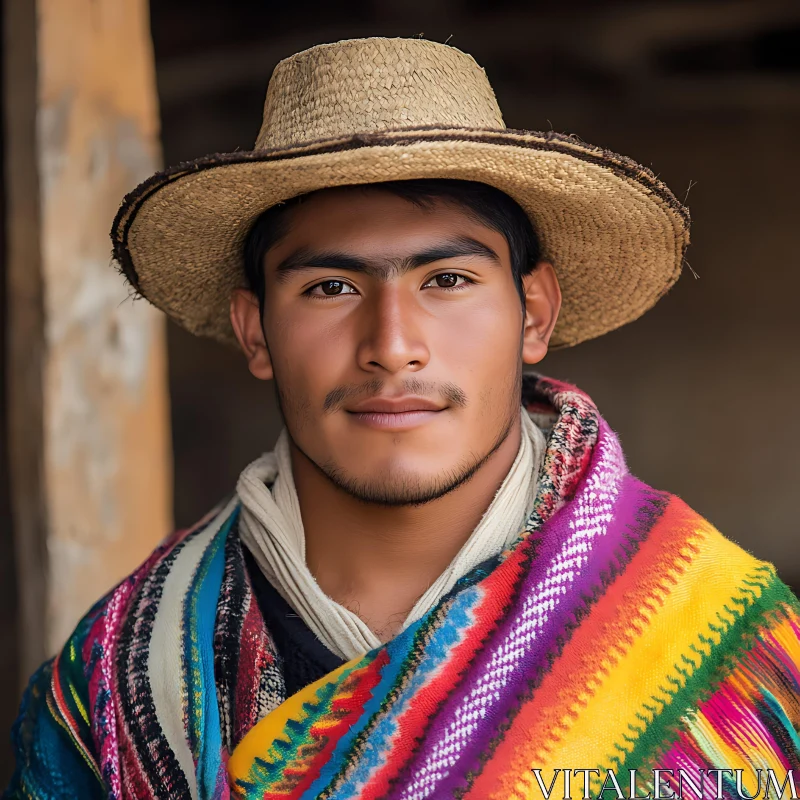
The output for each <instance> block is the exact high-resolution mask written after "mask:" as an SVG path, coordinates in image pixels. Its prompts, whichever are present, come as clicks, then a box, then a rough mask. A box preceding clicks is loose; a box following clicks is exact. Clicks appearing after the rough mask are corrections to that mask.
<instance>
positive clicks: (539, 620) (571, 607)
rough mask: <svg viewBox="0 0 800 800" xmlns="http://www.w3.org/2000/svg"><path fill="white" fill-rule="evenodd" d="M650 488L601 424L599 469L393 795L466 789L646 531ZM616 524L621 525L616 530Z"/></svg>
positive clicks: (556, 527)
mask: <svg viewBox="0 0 800 800" xmlns="http://www.w3.org/2000/svg"><path fill="white" fill-rule="evenodd" d="M642 486H643V485H642V484H640V483H639V482H638V481H636V479H634V478H632V477H630V476H628V474H627V470H626V467H625V463H624V459H623V456H622V451H621V449H620V446H619V442H618V441H617V438H616V436H615V435H614V433H613V432H612V431H611V429H610V428H609V427H608V425H607V424H606V423H605V422H601V426H600V431H599V437H598V442H597V445H596V447H595V449H594V453H593V457H592V463H591V465H590V467H589V469H588V470H587V474H586V476H585V478H584V480H582V481H581V485H580V488H579V490H578V492H577V493H576V495H575V497H574V498H573V499H572V500H571V501H570V502H569V503H568V504H567V505H566V506H565V508H564V509H562V511H561V512H559V513H557V514H556V515H555V516H554V517H553V518H552V519H551V520H550V521H549V522H547V523H545V525H544V526H543V527H542V529H541V534H542V542H541V545H540V548H539V552H538V553H537V555H536V557H535V559H534V561H533V563H532V565H531V567H530V571H529V572H528V574H527V575H526V576H525V577H524V578H523V580H522V583H521V587H520V593H519V595H518V596H517V598H516V599H515V601H514V604H513V607H512V609H511V610H510V612H509V613H508V614H507V615H506V616H505V620H504V621H503V623H501V625H500V626H498V628H497V629H496V630H495V632H494V633H493V635H492V636H491V638H490V639H489V640H488V641H487V643H486V645H485V646H484V648H483V650H482V652H481V654H480V655H478V656H477V657H476V658H475V660H474V661H473V662H472V664H471V665H470V669H469V672H468V673H467V675H466V676H465V678H464V680H463V682H462V683H461V684H460V686H459V689H458V694H456V695H452V696H451V697H450V698H449V699H448V700H447V701H446V702H445V703H444V704H443V705H442V707H441V708H440V709H439V711H438V712H437V714H436V717H435V719H434V720H433V722H432V723H431V726H430V728H429V729H428V731H427V733H426V736H425V740H424V742H423V744H422V745H421V747H420V749H419V750H418V751H417V752H416V753H415V755H414V757H413V759H412V760H411V761H410V762H409V764H408V766H407V767H406V768H405V769H404V770H403V773H402V775H401V776H400V779H399V780H398V782H397V783H396V784H395V788H394V791H393V792H392V793H391V794H390V795H389V796H390V797H392V798H398V800H422V799H423V798H428V797H434V796H435V797H437V798H440V797H447V796H450V795H451V793H452V792H453V790H454V789H456V788H457V787H459V786H463V785H464V783H465V776H466V774H467V773H468V772H469V771H470V770H475V769H478V768H479V766H480V756H481V754H485V750H486V748H487V746H488V744H489V742H490V741H491V739H492V737H493V736H494V735H495V734H496V733H497V732H498V726H499V725H500V724H501V723H502V722H503V721H505V720H506V719H508V718H509V716H510V713H511V712H512V710H513V709H514V707H516V706H518V704H519V695H520V694H522V693H523V692H524V691H525V689H526V687H527V684H528V682H529V681H531V680H532V679H536V678H537V677H540V676H541V674H543V673H544V672H546V671H547V669H548V668H549V656H550V655H551V654H552V653H554V652H555V650H556V645H557V639H558V638H559V637H561V636H563V635H564V634H565V632H566V628H565V626H566V625H567V624H569V623H574V622H575V613H576V611H577V610H578V609H580V608H581V607H583V606H585V605H586V602H585V600H584V599H583V597H582V595H584V594H587V595H591V594H592V593H593V591H594V590H595V588H596V587H599V586H601V585H602V577H601V576H602V573H604V572H608V570H609V569H611V568H612V567H613V566H614V565H615V564H618V562H619V560H620V558H621V557H623V558H624V557H625V555H624V554H625V551H626V549H627V548H629V546H630V545H629V544H628V543H627V542H626V541H625V538H626V535H627V536H630V535H631V534H633V533H634V531H636V530H637V529H638V528H639V527H641V526H639V525H636V524H635V523H636V517H637V514H638V511H639V507H640V491H639V490H640V488H641V487H642ZM612 520H613V523H614V524H613V526H610V524H609V523H611V522H612Z"/></svg>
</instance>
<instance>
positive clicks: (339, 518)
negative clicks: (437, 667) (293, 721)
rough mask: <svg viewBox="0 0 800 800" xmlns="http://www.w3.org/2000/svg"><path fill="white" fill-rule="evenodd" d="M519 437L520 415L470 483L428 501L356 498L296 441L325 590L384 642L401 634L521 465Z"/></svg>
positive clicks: (311, 545) (308, 536) (302, 496)
mask: <svg viewBox="0 0 800 800" xmlns="http://www.w3.org/2000/svg"><path fill="white" fill-rule="evenodd" d="M520 436H521V428H520V424H519V422H518V421H517V422H516V423H515V425H514V426H513V427H512V429H511V431H510V433H509V435H508V436H507V437H506V439H505V441H504V442H503V443H502V444H501V445H500V447H499V448H498V449H497V450H496V451H495V452H494V453H493V454H492V455H491V457H490V458H489V459H487V461H486V462H485V463H484V464H483V465H482V466H481V467H480V469H478V470H477V471H476V472H475V474H474V475H473V476H472V477H471V479H470V480H469V481H467V482H466V483H464V484H462V485H461V486H459V487H458V488H456V489H454V490H453V491H451V492H449V493H448V494H446V495H444V496H443V497H440V498H438V499H436V500H432V501H430V502H428V503H426V504H424V505H422V506H393V507H386V506H379V505H370V504H366V503H363V502H361V501H359V500H356V499H355V498H354V497H352V496H351V495H349V494H347V493H346V492H344V491H343V490H342V489H340V488H339V487H337V486H336V485H335V484H333V483H332V482H331V481H330V480H329V479H328V478H327V477H326V476H325V475H324V474H323V473H322V472H321V471H320V470H319V469H318V468H317V467H316V466H315V465H314V464H312V463H311V462H310V461H309V460H308V458H307V457H306V456H305V455H304V454H303V453H301V452H300V451H299V450H298V449H297V448H296V446H295V445H294V444H292V445H291V454H292V472H293V475H294V481H295V485H296V487H297V495H298V499H299V503H300V512H301V514H302V518H303V528H304V530H305V540H306V563H307V564H308V567H309V569H310V571H311V574H312V575H313V576H314V578H315V579H316V581H317V583H318V584H319V586H320V588H321V589H322V590H323V591H324V592H325V593H326V594H327V595H328V596H329V597H331V598H333V599H334V600H335V601H336V602H338V603H339V604H340V605H343V606H345V607H346V608H349V609H350V610H351V611H353V612H354V613H356V614H357V615H358V616H359V617H361V619H362V620H364V622H365V623H366V624H367V625H368V626H369V627H370V629H371V630H372V631H373V632H374V633H375V634H376V636H378V637H379V638H380V639H381V640H382V641H388V640H389V639H391V638H392V637H393V636H395V635H396V634H397V633H398V632H399V631H400V630H401V628H402V626H403V622H404V621H405V619H406V617H407V616H408V613H409V612H410V611H411V609H412V608H413V607H414V605H415V603H416V602H417V600H418V599H419V598H420V597H421V596H422V595H423V594H424V592H425V591H426V590H427V589H428V587H429V586H430V585H431V584H432V583H433V582H434V581H435V580H436V579H437V578H438V577H439V575H441V574H442V572H444V570H445V569H446V568H447V567H448V565H449V564H450V562H451V561H452V560H453V559H454V558H455V556H456V555H457V554H458V552H459V550H460V549H461V547H462V546H463V545H464V543H465V542H466V540H467V539H468V538H469V536H470V534H471V533H472V531H473V530H474V529H475V528H476V526H477V525H478V523H479V522H480V520H481V517H482V516H483V514H484V512H485V511H486V509H487V508H488V507H489V505H490V503H491V502H492V499H493V498H494V496H495V494H496V493H497V490H498V489H499V488H500V485H501V484H502V483H503V480H504V478H505V477H506V475H507V474H508V472H509V470H510V469H511V465H512V464H513V463H514V459H515V458H516V455H517V452H518V451H519V446H520Z"/></svg>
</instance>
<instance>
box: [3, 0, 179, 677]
mask: <svg viewBox="0 0 800 800" xmlns="http://www.w3.org/2000/svg"><path fill="white" fill-rule="evenodd" d="M4 8H5V23H6V24H5V31H4V38H5V42H4V53H5V56H4V57H5V67H6V68H5V92H4V104H5V109H4V110H5V113H6V120H7V128H6V130H7V136H6V142H5V145H6V147H5V158H6V161H5V163H6V194H7V199H8V204H7V205H8V212H7V227H6V230H7V259H6V279H7V284H6V285H7V303H8V315H7V319H6V326H7V328H6V330H7V338H6V341H7V360H6V363H7V373H8V375H7V376H8V428H9V431H10V436H9V469H10V485H11V506H12V513H13V524H14V534H15V544H16V557H17V576H18V580H17V583H18V586H19V602H20V619H21V625H20V630H21V634H22V653H21V671H22V674H23V676H25V675H27V674H28V673H29V672H30V671H31V670H32V669H33V668H34V667H35V666H36V664H37V663H38V662H40V661H41V660H42V659H43V658H44V657H46V656H47V655H49V654H51V653H53V652H54V651H55V650H56V649H57V648H58V647H59V646H60V645H61V644H62V642H63V641H64V639H65V637H66V636H67V635H68V634H69V632H70V630H71V629H72V627H73V626H74V625H75V623H76V621H77V620H78V619H79V617H80V616H81V615H82V614H83V613H84V612H85V611H86V610H87V609H88V607H89V606H90V605H91V604H92V603H93V602H94V601H95V600H96V599H97V598H98V597H99V596H101V595H102V594H103V593H104V592H105V591H106V590H108V589H109V588H110V587H111V586H112V585H113V584H114V583H115V582H116V581H118V580H119V579H120V578H122V577H123V576H124V575H125V574H126V573H128V572H129V571H130V570H131V569H133V568H134V567H135V566H136V564H137V563H138V562H139V561H140V560H141V559H143V558H144V557H145V556H146V554H147V553H148V552H149V551H150V550H151V549H152V548H153V547H154V545H155V544H156V543H157V542H158V541H159V540H160V539H162V538H163V537H164V536H165V535H166V534H167V533H168V532H169V529H170V527H171V524H172V523H171V513H172V512H171V456H170V452H171V449H170V437H169V423H168V400H167V385H166V353H165V335H164V320H163V317H162V316H161V315H160V314H159V313H158V312H155V311H154V310H153V309H151V308H150V307H149V306H148V305H147V304H146V303H145V302H136V303H134V302H133V301H132V300H131V299H129V296H128V295H129V291H128V289H127V287H126V286H125V285H124V283H123V280H122V278H121V277H120V276H119V275H118V274H117V273H116V272H115V271H114V270H113V268H112V267H111V266H110V254H111V246H110V240H109V238H108V232H109V229H110V226H111V222H112V219H113V217H114V214H115V213H116V210H117V208H118V206H119V202H120V200H121V199H122V196H123V195H124V193H125V192H127V191H128V190H130V189H131V188H133V186H134V185H135V184H136V183H137V182H139V181H140V180H142V179H144V178H145V177H147V176H148V175H149V174H151V173H152V172H153V171H154V170H155V169H156V168H157V166H158V162H159V159H160V156H159V147H158V124H157V103H156V93H155V78H154V65H153V55H152V47H151V41H150V31H149V20H148V5H147V2H146V0H36V2H34V0H6V3H5V6H4Z"/></svg>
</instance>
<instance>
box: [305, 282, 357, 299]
mask: <svg viewBox="0 0 800 800" xmlns="http://www.w3.org/2000/svg"><path fill="white" fill-rule="evenodd" d="M308 294H311V295H314V296H316V297H322V296H325V297H335V296H336V295H340V294H355V289H353V287H352V286H351V285H350V284H349V283H345V282H344V281H322V283H318V284H316V285H314V286H312V287H311V288H310V289H309V290H308Z"/></svg>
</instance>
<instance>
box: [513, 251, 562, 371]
mask: <svg viewBox="0 0 800 800" xmlns="http://www.w3.org/2000/svg"><path fill="white" fill-rule="evenodd" d="M522 286H523V289H524V292H525V324H524V327H523V331H522V361H523V363H525V364H538V363H539V362H540V361H541V360H542V359H543V358H544V357H545V356H546V355H547V346H548V344H549V342H550V336H551V334H552V333H553V328H555V326H556V320H557V319H558V312H559V311H560V310H561V287H560V286H559V285H558V278H557V277H556V271H555V269H553V265H552V264H551V263H550V262H549V261H539V262H538V263H537V264H536V267H535V268H534V270H533V272H531V273H530V274H529V275H523V277H522Z"/></svg>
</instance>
